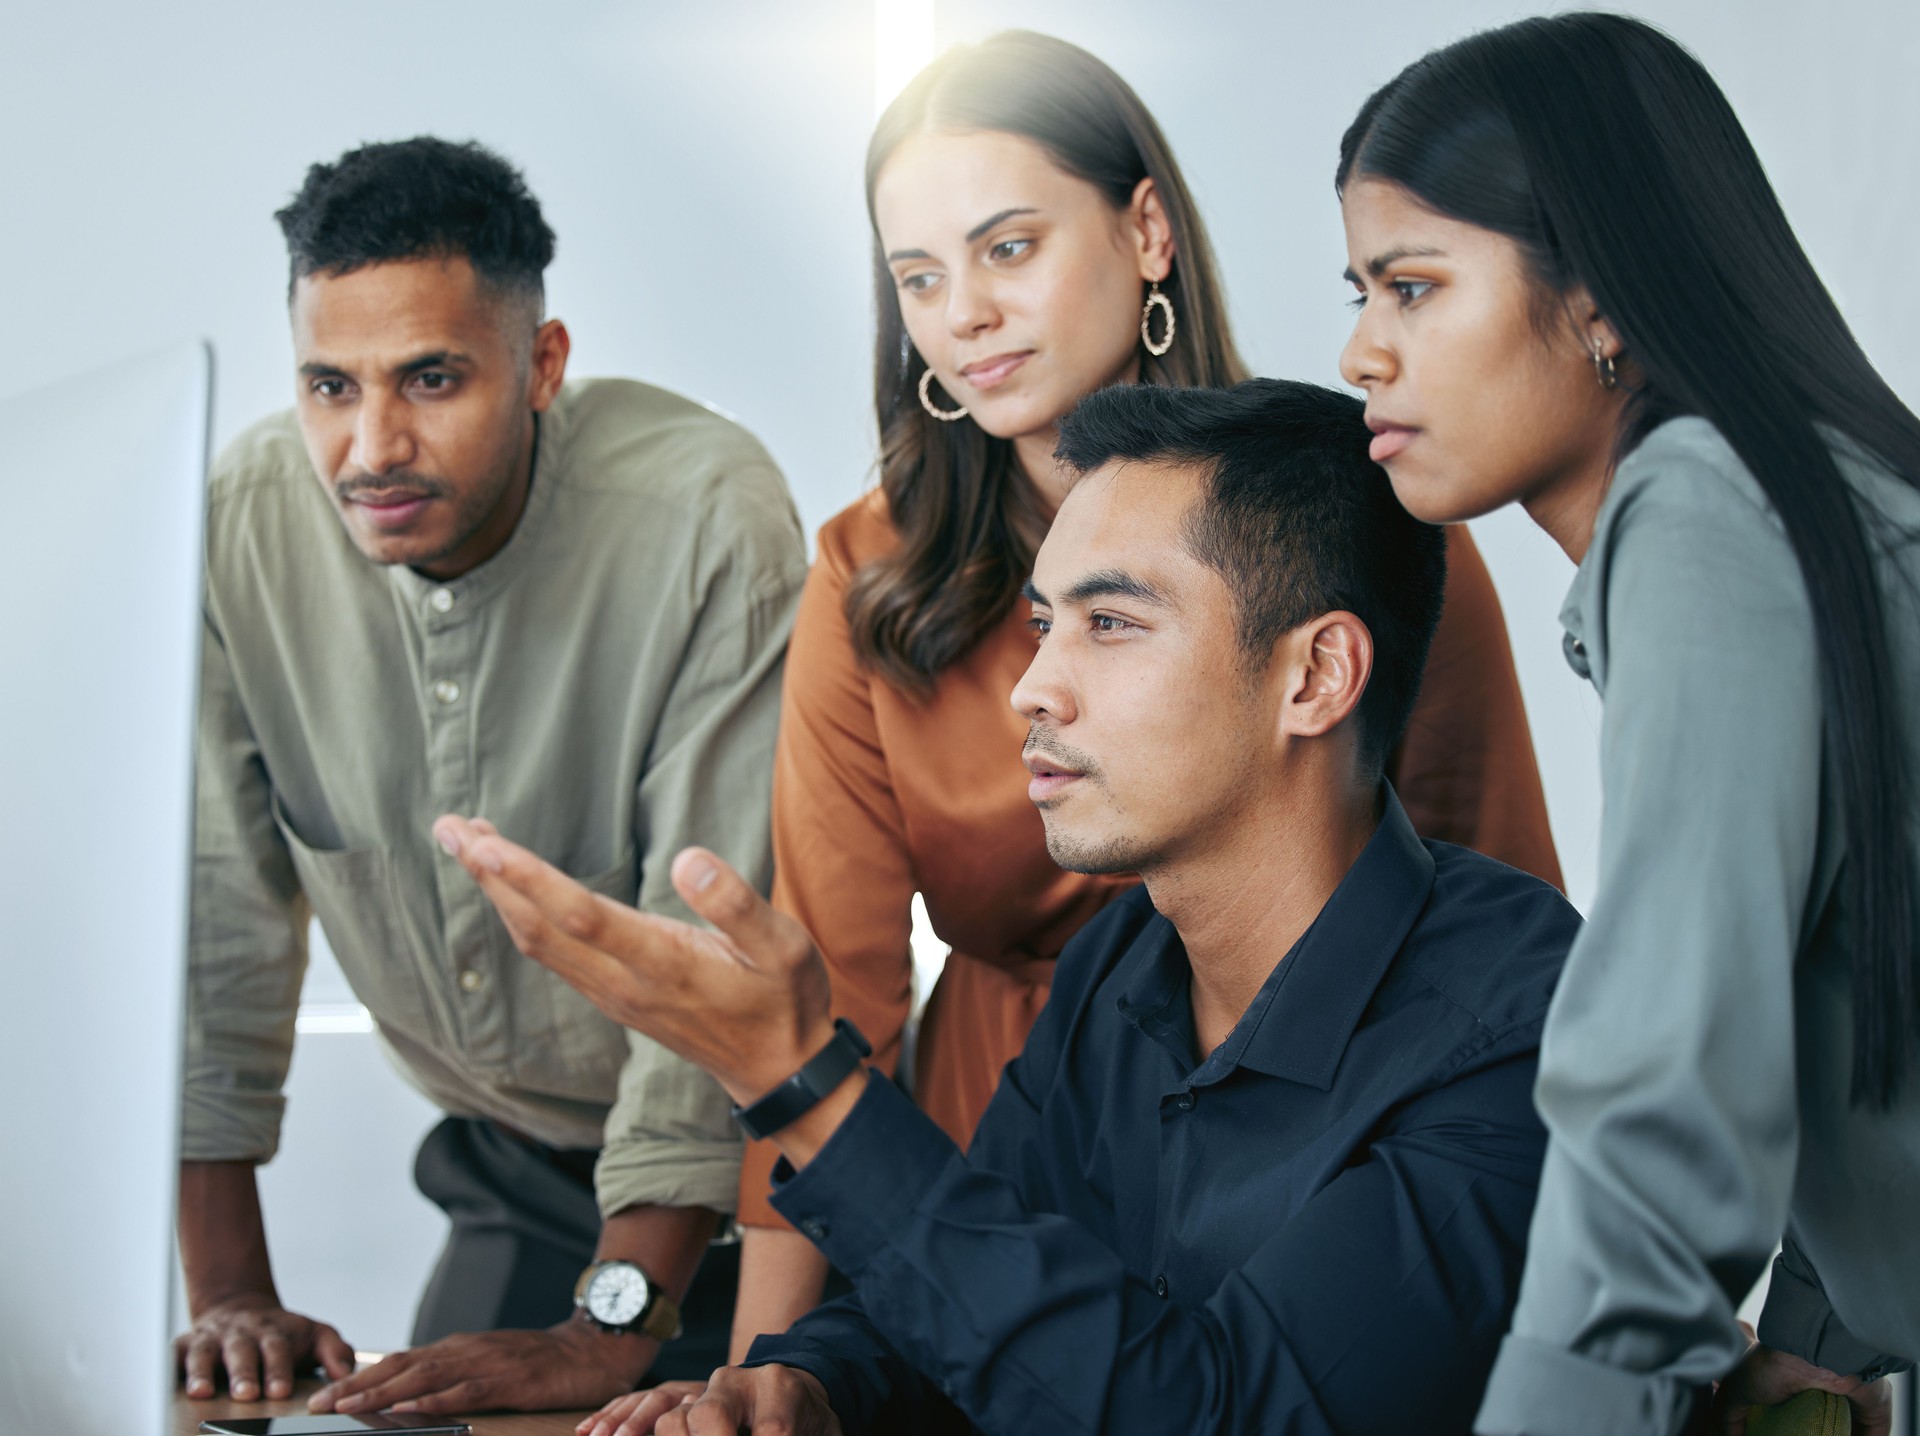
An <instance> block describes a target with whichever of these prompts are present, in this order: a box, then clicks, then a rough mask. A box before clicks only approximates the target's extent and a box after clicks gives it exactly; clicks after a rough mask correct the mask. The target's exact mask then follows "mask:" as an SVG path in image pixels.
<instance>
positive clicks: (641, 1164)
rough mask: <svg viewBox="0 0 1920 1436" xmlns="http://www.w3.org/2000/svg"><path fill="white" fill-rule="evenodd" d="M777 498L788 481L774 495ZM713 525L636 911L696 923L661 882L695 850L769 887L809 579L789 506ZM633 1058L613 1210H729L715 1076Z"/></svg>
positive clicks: (610, 1142)
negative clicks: (783, 729)
mask: <svg viewBox="0 0 1920 1436" xmlns="http://www.w3.org/2000/svg"><path fill="white" fill-rule="evenodd" d="M782 492H784V489H782ZM739 517H740V521H738V522H735V523H733V524H728V525H724V526H721V525H710V526H709V527H708V529H707V530H706V531H705V532H704V533H703V535H702V544H703V546H705V547H706V548H707V549H708V558H707V560H706V562H707V564H708V568H707V583H706V586H705V599H704V602H703V604H702V605H701V608H700V611H699V615H698V617H697V619H696V620H695V621H694V622H693V624H692V626H691V631H690V633H689V637H688V642H687V646H686V652H685V656H684V658H683V659H682V661H681V665H680V669H679V672H678V673H677V674H676V675H675V676H674V681H673V690H672V693H671V696H670V698H669V700H668V703H667V705H666V707H665V709H664V711H663V713H662V717H661V722H660V726H659V729H658V731H657V732H656V733H655V734H654V738H653V744H652V747H651V751H650V753H649V756H648V760H647V763H646V766H645V770H644V772H643V774H642V777H641V780H640V794H639V803H638V805H637V808H636V814H637V816H636V818H635V825H636V829H637V831H636V832H635V845H636V849H637V852H638V855H639V865H640V891H639V899H638V906H639V907H640V908H641V910H643V911H646V912H657V913H663V914H666V915H667V916H670V917H678V918H682V919H691V916H692V915H691V914H690V913H689V912H688V910H687V909H686V907H685V905H684V904H682V903H681V901H680V898H679V895H678V894H676V893H675V892H674V890H673V885H672V882H671V881H670V879H669V868H670V866H671V864H672V862H673V858H674V855H675V854H676V853H678V852H679V851H680V850H681V849H682V848H685V847H688V846H690V845H696V844H697V845H699V846H701V847H705V848H709V849H711V850H712V851H714V852H715V853H718V854H719V855H720V856H721V857H722V858H724V859H726V860H727V861H728V862H729V863H731V864H733V866H734V867H736V868H737V869H739V871H740V872H741V873H742V874H743V875H744V876H745V877H746V878H747V879H748V881H750V882H751V883H753V885H754V886H755V887H756V888H758V889H759V890H760V892H762V893H765V892H766V891H767V890H768V888H769V887H770V886H771V885H772V881H773V846H772V830H771V804H772V789H773V750H774V740H775V737H776V736H777V734H778V730H779V722H780V678H781V672H782V668H783V664H784V660H785V657H786V649H787V635H788V633H789V632H790V631H791V629H792V627H793V613H794V608H795V606H796V605H797V604H798V602H799V596H800V586H801V584H802V582H803V581H804V580H805V577H806V546H805V542H804V540H803V539H802V537H801V534H800V526H799V521H798V519H797V518H795V516H794V514H793V511H792V508H791V507H790V506H782V507H780V508H778V509H772V508H768V509H751V510H747V511H746V512H745V513H744V514H742V515H740V516H739ZM628 1042H629V1056H628V1058H627V1063H626V1066H625V1067H624V1068H623V1069H622V1071H621V1075H620V1091H619V1095H618V1097H617V1098H616V1099H615V1102H614V1105H613V1109H612V1111H611V1112H610V1113H609V1114H608V1117H607V1124H606V1145H605V1147H604V1148H603V1150H602V1152H601V1157H600V1165H599V1168H598V1170H597V1173H596V1179H595V1185H596V1187H597V1190H598V1196H599V1201H600V1210H601V1212H602V1214H603V1215H608V1216H611V1215H612V1214H613V1213H615V1212H618V1211H621V1210H623V1209H625V1208H627V1207H631V1206H636V1205H639V1204H642V1203H652V1204H658V1205H665V1206H701V1207H709V1208H712V1209H713V1210H715V1211H721V1212H731V1211H732V1210H733V1209H734V1205H735V1202H736V1201H737V1200H738V1196H739V1180H740V1157H741V1153H742V1150H743V1139H742V1137H741V1133H740V1130H739V1128H738V1127H737V1126H735V1125H734V1122H733V1118H732V1115H731V1103H730V1102H729V1100H728V1098H727V1095H726V1093H725V1092H724V1091H723V1090H722V1089H721V1087H720V1084H719V1083H717V1082H715V1081H714V1080H713V1079H712V1078H711V1077H709V1076H707V1075H706V1074H705V1073H704V1072H701V1071H700V1070H699V1069H697V1068H695V1067H694V1066H692V1065H691V1064H689V1063H687V1062H685V1061H683V1060H682V1059H681V1058H679V1057H676V1056H674V1055H673V1054H672V1053H670V1052H668V1051H667V1050H666V1049H665V1048H663V1047H661V1046H659V1045H658V1044H657V1043H655V1042H653V1041H652V1040H651V1039H650V1038H646V1037H642V1036H640V1035H638V1034H637V1033H630V1034H628Z"/></svg>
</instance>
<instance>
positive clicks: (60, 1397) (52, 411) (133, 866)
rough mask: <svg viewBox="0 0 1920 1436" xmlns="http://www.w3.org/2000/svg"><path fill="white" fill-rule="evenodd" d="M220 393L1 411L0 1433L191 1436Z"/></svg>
mask: <svg viewBox="0 0 1920 1436" xmlns="http://www.w3.org/2000/svg"><path fill="white" fill-rule="evenodd" d="M211 381H212V355H211V353H210V352H209V351H208V349H207V348H206V347H205V346H204V345H198V344H196V345H192V346H185V347H181V348H176V349H171V350H168V351H166V352H164V353H160V354H156V355H153V356H151V357H148V358H144V359H140V360H136V361H134V362H131V363H127V364H123V365H120V366H117V367H115V368H111V369H106V370H102V371H101V372H99V373H95V374H89V375H87V376H85V377H83V378H79V379H74V380H71V381H69V382H67V383H63V384H58V385H55V386H53V387H51V388H48V389H43V390H41V391H39V392H37V393H31V394H27V395H24V396H22V397H19V398H15V399H10V400H7V401H5V402H0V1432H8V1433H13V1432H21V1433H25V1432H38V1431H46V1432H55V1431H58V1432H71V1433H76V1436H161V1433H163V1432H164V1431H165V1430H166V1429H167V1422H168V1415H169V1402H170V1394H169V1393H170V1391H171V1389H172V1371H171V1366H170V1363H171V1352H170V1348H169V1342H168V1337H169V1332H168V1323H169V1318H170V1303H169V1298H170V1287H171V1284H172V1281H173V1211H174V1202H175V1193H176V1184H177V1181H178V1177H177V1171H178V1158H179V1122H180V1071H181V1028H182V1002H183V995H184V992H185V987H186V928H187V887H188V868H189V863H190V830H191V822H192V786H193V782H192V780H193V705H194V691H195V676H196V668H197V662H198V651H199V639H200V570H201V521H202V509H203V505H204V480H205V474H206V465H207V442H208V437H207V434H208V413H209V408H210V399H211Z"/></svg>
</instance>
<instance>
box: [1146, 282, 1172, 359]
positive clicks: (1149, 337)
mask: <svg viewBox="0 0 1920 1436" xmlns="http://www.w3.org/2000/svg"><path fill="white" fill-rule="evenodd" d="M1156 304H1157V305H1159V306H1160V307H1161V308H1162V309H1164V310H1165V311H1166V314H1167V333H1166V337H1165V338H1164V339H1162V340H1161V341H1160V342H1159V343H1158V344H1155V343H1154V342H1153V307H1154V305H1156ZM1173 329H1174V322H1173V301H1172V300H1171V299H1169V298H1167V296H1166V295H1164V294H1162V293H1161V292H1160V284H1159V282H1158V281H1157V280H1156V281H1155V282H1154V284H1153V286H1152V290H1151V292H1150V293H1149V294H1148V295H1147V302H1146V304H1144V305H1143V306H1142V307H1141V309H1140V342H1141V343H1142V344H1144V345H1145V346H1146V349H1147V353H1149V354H1151V355H1152V356H1153V357H1154V358H1156V359H1158V358H1159V357H1160V356H1161V355H1162V354H1165V353H1166V352H1167V351H1168V350H1169V349H1171V348H1173Z"/></svg>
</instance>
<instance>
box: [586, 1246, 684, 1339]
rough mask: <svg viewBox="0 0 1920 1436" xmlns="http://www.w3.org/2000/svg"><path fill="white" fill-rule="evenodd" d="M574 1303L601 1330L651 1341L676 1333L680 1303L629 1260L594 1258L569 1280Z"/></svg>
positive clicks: (678, 1331) (669, 1337)
mask: <svg viewBox="0 0 1920 1436" xmlns="http://www.w3.org/2000/svg"><path fill="white" fill-rule="evenodd" d="M573 1304H574V1307H575V1308H576V1309H577V1310H578V1311H580V1312H581V1313H582V1314H584V1315H585V1316H586V1318H587V1320H588V1321H590V1322H592V1323H593V1324H594V1325H595V1326H597V1327H599V1328H600V1329H601V1330H602V1331H611V1332H618V1333H624V1332H630V1331H631V1332H638V1333H639V1334H640V1335H641V1336H651V1337H652V1338H653V1339H654V1340H655V1341H672V1340H673V1339H674V1337H676V1336H678V1335H679V1334H680V1303H679V1302H677V1301H675V1300H674V1299H673V1298H672V1297H671V1296H669V1295H667V1293H666V1289H665V1288H663V1287H661V1286H660V1285H658V1284H657V1283H656V1282H655V1281H654V1280H653V1279H652V1278H651V1277H649V1276H648V1275H647V1274H646V1273H645V1272H643V1271H642V1270H640V1268H639V1267H637V1266H635V1265H634V1264H633V1263H632V1262H630V1261H597V1262H595V1263H594V1264H593V1265H592V1266H590V1267H588V1268H587V1269H586V1270H585V1271H583V1272H581V1273H580V1280H578V1281H577V1282H575V1283H574V1284H573Z"/></svg>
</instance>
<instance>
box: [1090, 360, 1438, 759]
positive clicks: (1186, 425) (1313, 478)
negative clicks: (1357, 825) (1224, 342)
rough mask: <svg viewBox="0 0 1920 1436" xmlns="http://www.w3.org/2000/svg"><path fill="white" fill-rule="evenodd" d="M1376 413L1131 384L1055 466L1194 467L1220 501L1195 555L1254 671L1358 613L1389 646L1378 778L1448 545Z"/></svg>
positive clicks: (1428, 634) (1376, 711)
mask: <svg viewBox="0 0 1920 1436" xmlns="http://www.w3.org/2000/svg"><path fill="white" fill-rule="evenodd" d="M1365 411H1366V406H1365V405H1364V404H1363V403H1362V402H1361V401H1360V400H1359V399H1356V398H1354V397H1353V396H1352V395H1350V394H1341V393H1337V392H1336V391H1334V390H1332V389H1323V388H1321V387H1320V386H1319V385H1317V384H1303V383H1299V382H1297V381H1294V380H1287V379H1250V380H1248V381H1247V382H1246V383H1244V384H1237V385H1235V386H1234V387H1233V388H1231V389H1174V388H1167V387H1163V386H1160V385H1154V384H1121V385H1115V386H1113V387H1112V388H1108V389H1102V390H1099V391H1098V392H1096V393H1094V394H1091V395H1089V396H1088V397H1087V398H1085V399H1083V400H1082V401H1081V402H1080V403H1079V405H1078V406H1076V407H1075V408H1074V410H1073V412H1072V413H1070V414H1068V415H1067V417H1066V418H1065V419H1063V420H1062V421H1061V423H1060V444H1059V447H1058V448H1057V449H1056V450H1055V457H1056V458H1058V459H1060V460H1061V461H1062V462H1063V463H1065V464H1066V465H1067V466H1068V467H1069V468H1071V469H1073V470H1076V471H1077V472H1079V473H1081V474H1086V473H1090V472H1092V471H1093V470H1095V469H1098V468H1100V467H1102V466H1103V465H1105V464H1110V463H1112V462H1114V461H1116V460H1120V461H1126V462H1134V463H1166V464H1178V465H1194V466H1197V467H1200V468H1203V469H1204V470H1205V471H1206V474H1207V487H1206V492H1205V495H1204V497H1203V498H1202V499H1201V500H1200V502H1198V503H1197V504H1195V505H1194V507H1193V509H1192V510H1191V512H1190V513H1189V514H1188V516H1187V521H1186V533H1185V536H1184V537H1185V540H1186V544H1187V547H1188V549H1189V550H1190V551H1191V552H1192V554H1193V555H1194V557H1195V558H1197V559H1199V560H1200V561H1201V562H1202V563H1204V564H1206V565H1207V566H1208V567H1209V568H1212V569H1213V570H1215V571H1216V572H1217V573H1219V575H1220V576H1221V577H1222V578H1223V579H1225V580H1226V584H1227V587H1228V589H1229V590H1231V591H1232V593H1233V596H1234V601H1235V603H1236V604H1237V605H1238V607H1239V617H1240V622H1239V640H1240V648H1241V652H1242V656H1243V658H1244V659H1245V662H1246V667H1247V669H1248V671H1249V672H1250V673H1255V674H1258V673H1264V672H1265V671H1266V668H1267V665H1268V663H1269V662H1270V661H1271V660H1272V657H1273V647H1274V644H1275V643H1277V642H1278V641H1279V640H1280V638H1281V636H1282V635H1284V634H1286V633H1289V632H1291V631H1292V630H1293V629H1295V628H1298V627H1299V626H1300V625H1301V624H1303V623H1306V622H1308V621H1309V620H1311V619H1314V618H1317V617H1319V616H1320V615H1321V614H1323V613H1331V612H1333V611H1335V610H1336V609H1345V610H1346V611H1348V612H1350V613H1353V614H1355V615H1357V616H1358V617H1359V619H1360V620H1361V622H1363V623H1365V624H1366V625H1367V629H1368V631H1369V632H1370V633H1371V634H1372V635H1373V675H1372V677H1371V678H1370V679H1369V680H1368V682H1367V689H1366V692H1365V694H1364V695H1362V697H1361V700H1360V706H1359V709H1358V712H1357V714H1356V718H1357V721H1358V723H1359V729H1358V733H1359V739H1360V745H1359V746H1360V759H1361V762H1362V763H1363V764H1364V765H1366V766H1367V767H1368V768H1370V769H1371V770H1373V771H1376V772H1377V771H1379V770H1380V769H1381V768H1382V767H1383V766H1384V764H1385V762H1386V757H1387V753H1388V752H1389V751H1390V750H1391V749H1392V747H1393V745H1394V744H1395V743H1396V742H1397V741H1398V740H1399V737H1400V734H1401V732H1402V731H1403V730H1404V729H1405V728H1406V725H1407V717H1408V715H1409V714H1411V713H1412V712H1413V701H1414V699H1415V697H1416V696H1417V695H1418V694H1419V691H1420V675H1421V672H1422V671H1423V670H1424V669H1425V667H1426V662H1427V649H1428V647H1429V646H1430V645H1431V644H1432V642H1433V631H1434V628H1435V627H1436V625H1438V623H1439V621H1440V607H1441V604H1442V602H1443V601H1444V599H1445V597H1446V586H1447V539H1446V533H1445V531H1444V530H1442V529H1439V528H1436V527H1434V526H1433V525H1431V524H1423V523H1421V522H1420V521H1419V520H1418V519H1416V518H1414V517H1413V516H1412V515H1411V514H1409V513H1408V512H1407V511H1406V510H1405V509H1404V508H1402V507H1401V506H1400V501H1399V500H1398V499H1396V498H1395V497H1394V495H1393V485H1392V484H1391V483H1390V482H1389V481H1388V479H1387V475H1386V471H1385V470H1383V469H1382V468H1381V467H1380V466H1379V465H1378V464H1376V463H1374V462H1373V461H1372V460H1371V459H1370V458H1368V457H1367V446H1368V443H1369V442H1370V439H1371V435H1370V434H1369V433H1368V430H1367V426H1366V423H1365V421H1364V417H1363V416H1364V414H1365Z"/></svg>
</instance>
